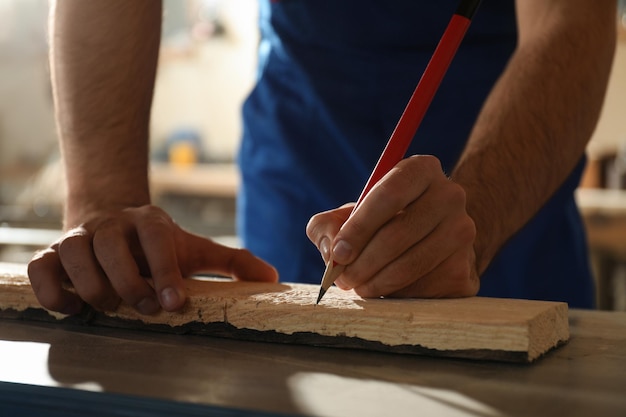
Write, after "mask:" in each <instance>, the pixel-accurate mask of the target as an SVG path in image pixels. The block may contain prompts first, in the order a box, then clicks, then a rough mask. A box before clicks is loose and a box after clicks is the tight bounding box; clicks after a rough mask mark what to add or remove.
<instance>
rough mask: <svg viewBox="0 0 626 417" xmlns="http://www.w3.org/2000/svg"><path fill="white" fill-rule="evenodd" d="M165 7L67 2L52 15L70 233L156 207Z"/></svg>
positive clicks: (148, 1)
mask: <svg viewBox="0 0 626 417" xmlns="http://www.w3.org/2000/svg"><path fill="white" fill-rule="evenodd" d="M160 22H161V3H160V2H159V1H155V0H132V1H126V0H115V1H113V0H102V1H83V0H63V1H58V2H55V3H54V4H53V7H52V8H51V22H50V31H51V33H50V40H51V54H50V59H51V73H52V83H53V93H54V102H55V110H56V118H57V125H58V131H59V135H60V139H61V151H62V155H63V159H64V163H65V169H66V175H67V185H68V198H67V204H66V214H65V221H66V227H72V226H75V225H76V223H77V222H81V221H84V220H85V217H86V216H89V213H93V212H96V211H101V210H107V209H113V208H121V207H125V206H139V205H142V204H146V203H149V201H150V197H149V188H148V177H147V175H148V129H149V119H150V106H151V100H152V92H153V85H154V79H155V71H156V62H157V58H158V49H159V40H160Z"/></svg>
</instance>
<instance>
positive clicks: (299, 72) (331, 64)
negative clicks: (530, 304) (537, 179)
mask: <svg viewBox="0 0 626 417" xmlns="http://www.w3.org/2000/svg"><path fill="white" fill-rule="evenodd" d="M456 5H457V1H456V0H455V1H450V0H445V1H444V0H440V1H436V2H434V1H414V0H386V1H380V0H376V1H374V0H283V1H271V2H270V1H269V0H261V3H260V29H261V41H260V45H259V69H258V80H257V84H256V86H255V88H254V89H253V91H252V92H251V94H250V96H249V97H248V99H247V100H246V102H245V104H244V107H243V121H244V134H243V138H242V143H241V148H240V151H239V156H238V162H239V165H240V168H241V173H242V179H243V184H242V187H241V189H240V195H239V200H238V208H237V210H238V213H237V214H238V216H237V227H238V233H239V234H240V237H241V239H242V242H243V244H244V246H245V247H247V248H248V249H250V250H251V251H252V252H253V253H255V254H256V255H257V256H260V257H261V258H263V259H265V260H267V261H268V262H270V263H272V264H273V265H274V266H275V267H276V268H277V269H278V271H279V273H280V277H281V280H282V281H289V282H307V283H313V284H318V283H319V282H320V279H321V275H322V272H323V269H324V263H323V261H322V258H321V256H320V254H319V252H318V251H317V249H316V248H315V246H314V245H313V244H312V243H311V242H310V241H309V240H308V238H307V236H306V233H305V227H306V224H307V222H308V220H309V218H310V217H311V216H312V215H313V214H315V213H317V212H320V211H323V210H328V209H331V208H335V207H337V206H339V205H341V204H343V203H346V202H349V201H356V199H357V198H358V196H359V193H360V191H361V189H362V188H363V186H364V185H365V182H366V181H367V178H368V177H369V174H370V172H371V171H372V169H373V167H374V165H375V163H376V161H377V159H378V157H379V156H380V153H381V152H382V150H383V148H384V146H385V144H386V142H387V140H388V138H389V136H390V134H391V132H392V131H393V128H394V127H395V124H396V122H397V120H398V118H399V116H400V114H401V113H402V111H403V109H404V107H405V105H406V103H407V101H408V99H409V97H410V96H411V93H412V92H413V90H414V88H415V85H416V84H417V81H418V80H419V78H420V76H421V74H422V72H423V71H424V68H425V66H426V64H427V63H428V60H429V59H430V57H431V55H432V52H433V50H434V48H435V46H436V44H437V43H438V41H439V39H440V37H441V35H442V33H443V32H444V30H445V27H446V25H447V24H448V22H449V19H450V17H451V16H452V13H453V12H454V10H455V9H456ZM515 44H516V25H515V12H514V5H513V2H512V1H502V0H491V1H490V0H485V1H483V2H482V5H481V7H480V8H479V10H478V11H477V13H476V16H475V18H474V21H473V23H472V25H471V26H470V29H469V31H468V33H467V35H466V37H465V39H464V41H463V43H462V44H461V47H460V49H459V51H458V53H457V56H456V57H455V59H454V61H453V63H452V65H451V67H450V69H449V71H448V73H447V75H446V77H445V79H444V81H443V83H442V85H441V87H440V89H439V92H438V93H437V95H436V96H435V99H434V100H433V102H432V104H431V107H430V109H429V111H428V112H427V114H426V117H425V118H424V120H423V122H422V124H421V126H420V128H419V130H418V132H417V134H416V137H415V139H414V141H413V143H412V145H411V147H410V149H409V152H408V154H431V155H435V156H437V157H438V158H439V159H440V160H441V162H442V165H443V168H444V170H445V171H446V172H448V173H449V172H451V171H452V169H453V167H454V165H455V163H456V162H457V159H458V157H459V155H460V153H461V152H462V150H463V147H464V145H465V141H466V139H467V137H468V136H469V133H470V129H471V127H472V125H473V124H474V121H475V119H476V116H477V115H478V112H479V110H480V108H481V105H482V103H483V101H484V100H485V98H486V96H487V94H488V93H489V91H490V89H491V87H492V86H493V84H494V82H495V81H496V79H497V77H498V76H499V75H500V73H501V72H502V70H503V68H504V66H505V65H506V63H507V60H508V59H509V57H510V55H511V53H512V52H513V50H514V48H515ZM583 166H584V160H581V161H580V163H579V164H578V166H577V168H576V170H575V171H574V172H573V173H572V174H571V175H570V176H569V178H568V179H567V181H566V182H565V183H564V184H563V186H562V187H561V189H560V190H559V191H558V192H557V193H556V194H555V195H554V196H553V197H552V198H551V199H550V201H549V202H548V203H547V204H546V205H545V206H544V207H543V209H542V210H541V211H540V212H539V213H538V215H537V216H536V217H535V218H534V219H533V220H532V221H531V222H530V223H528V224H527V225H526V226H525V227H524V228H523V229H522V230H521V231H520V232H519V233H517V234H516V235H515V236H514V237H513V238H511V239H510V241H509V242H508V243H507V244H506V246H505V247H503V248H502V250H501V251H500V253H499V254H498V256H497V257H496V258H495V259H494V260H493V262H492V264H491V265H490V267H489V269H488V270H487V271H486V272H485V273H484V274H483V276H482V278H481V290H480V295H484V296H498V297H515V298H528V299H544V300H559V301H566V302H568V303H570V305H571V306H572V307H592V306H593V300H594V298H595V297H594V291H593V281H592V278H591V272H590V268H589V265H588V257H587V248H586V242H585V236H584V230H583V227H582V222H581V219H580V216H579V213H578V211H577V208H576V204H575V201H574V198H573V191H574V189H575V188H576V186H577V184H578V182H579V179H580V175H581V171H582V168H583Z"/></svg>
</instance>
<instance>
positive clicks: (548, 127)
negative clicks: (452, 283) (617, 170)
mask: <svg viewBox="0 0 626 417" xmlns="http://www.w3.org/2000/svg"><path fill="white" fill-rule="evenodd" d="M615 10H616V6H615V2H614V1H612V0H601V1H595V2H589V1H585V0H579V1H569V0H568V1H545V0H520V1H518V2H517V14H518V26H519V44H518V47H517V49H516V52H515V54H514V55H513V57H512V59H511V61H510V62H509V65H508V67H507V69H506V70H505V72H504V74H503V75H502V77H501V78H500V80H499V81H498V83H497V84H496V86H495V88H494V89H493V91H492V92H491V94H490V96H489V98H488V99H487V101H486V103H485V105H484V107H483V110H482V112H481V114H480V116H479V118H478V121H477V123H476V124H475V126H474V129H473V132H472V134H471V137H470V140H469V142H468V145H467V147H466V149H465V151H464V153H463V155H462V157H461V160H460V162H459V164H458V165H457V167H456V169H455V170H454V172H453V173H452V179H453V180H454V181H456V182H457V183H459V184H461V185H462V186H463V188H464V189H465V191H466V193H467V210H468V213H469V214H470V216H471V217H472V218H473V219H474V222H475V224H476V228H477V235H476V242H475V249H476V255H477V269H478V272H479V273H482V272H483V271H484V270H485V269H486V267H487V266H488V264H489V262H490V261H491V259H492V258H493V256H494V255H495V254H496V252H497V251H498V249H499V248H500V247H501V246H502V245H503V244H504V243H505V242H506V240H507V239H508V238H509V237H510V236H511V235H512V234H513V233H515V232H516V231H517V230H519V229H520V228H521V227H522V226H523V225H524V224H525V223H526V222H527V221H528V220H529V219H530V218H531V217H532V216H533V215H534V214H535V213H536V212H537V211H538V210H539V209H540V208H541V206H542V205H543V204H544V203H545V202H546V201H547V200H548V198H549V197H550V196H551V195H552V194H553V193H554V192H555V190H556V189H557V188H558V187H559V186H560V184H562V182H563V181H564V180H565V178H566V177H567V175H569V173H570V172H571V171H572V169H573V168H574V166H575V165H576V163H577V162H578V161H579V160H580V158H581V156H582V155H583V153H584V150H585V147H586V145H587V142H588V141H589V139H590V137H591V134H592V133H593V130H594V128H595V125H596V122H597V120H598V116H599V112H600V108H601V105H602V101H603V97H604V92H605V88H606V84H607V80H608V76H609V72H610V68H611V63H612V56H613V53H614V48H615Z"/></svg>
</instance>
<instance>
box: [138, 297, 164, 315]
mask: <svg viewBox="0 0 626 417" xmlns="http://www.w3.org/2000/svg"><path fill="white" fill-rule="evenodd" d="M135 307H136V308H137V311H139V312H140V313H141V314H154V313H156V312H157V311H159V309H160V308H161V306H160V305H159V303H157V301H156V300H155V299H154V298H152V297H146V298H144V299H143V300H141V301H140V302H138V303H137V305H136V306H135Z"/></svg>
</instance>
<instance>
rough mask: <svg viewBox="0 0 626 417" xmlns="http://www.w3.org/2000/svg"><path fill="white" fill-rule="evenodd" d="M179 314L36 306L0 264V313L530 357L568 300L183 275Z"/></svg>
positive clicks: (562, 332)
mask: <svg viewBox="0 0 626 417" xmlns="http://www.w3.org/2000/svg"><path fill="white" fill-rule="evenodd" d="M186 286H187V292H188V294H189V300H188V302H187V305H186V306H185V308H184V310H183V311H182V312H179V313H168V312H160V313H158V314H156V315H153V316H143V315H140V314H138V313H137V312H136V311H135V310H134V309H132V308H131V307H129V306H127V305H121V306H120V307H119V308H118V310H117V311H115V312H113V313H101V312H94V311H91V312H89V313H85V314H84V315H82V316H79V317H73V318H69V317H66V316H63V315H60V314H58V313H50V312H48V311H46V310H44V309H43V308H41V307H40V306H39V304H38V303H37V300H36V298H35V296H34V294H33V292H32V289H31V287H30V284H29V281H28V278H27V276H26V274H25V266H24V265H14V264H2V263H0V287H1V289H0V310H1V311H2V316H4V317H12V318H31V319H42V318H43V319H48V320H50V319H54V320H64V321H74V322H77V321H78V322H85V321H88V322H89V323H91V324H96V325H98V324H99V325H109V326H117V327H131V328H148V329H153V330H165V331H172V332H178V333H192V334H208V335H215V336H226V337H234V338H244V339H252V340H263V341H274V342H287V343H305V344H310V345H319V346H333V347H349V348H361V349H372V350H382V351H389V352H400V353H414V354H428V355H433V356H452V357H463V358H477V359H491V360H502V361H514V362H532V361H534V360H535V359H537V358H538V357H540V356H541V355H543V354H544V353H546V352H547V351H549V350H550V349H552V348H554V347H556V346H558V345H560V344H562V343H564V342H566V341H567V340H568V339H569V327H568V320H567V314H568V309H567V304H565V303H557V302H546V301H529V300H517V299H498V298H482V297H473V298H463V299H445V300H415V299H411V300H406V299H404V300H395V299H362V298H360V297H359V296H357V295H356V294H354V293H353V292H344V291H341V290H339V289H337V288H334V287H333V288H331V289H330V290H329V292H328V293H327V295H326V296H325V298H324V300H323V302H322V303H321V304H319V305H315V300H316V296H317V292H318V290H319V288H318V286H316V285H306V284H265V283H246V282H226V281H219V280H206V279H189V280H186Z"/></svg>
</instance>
